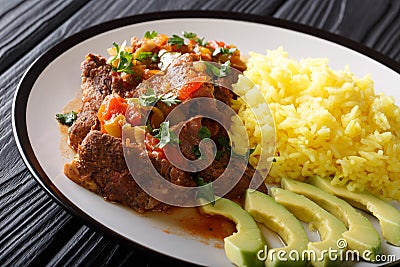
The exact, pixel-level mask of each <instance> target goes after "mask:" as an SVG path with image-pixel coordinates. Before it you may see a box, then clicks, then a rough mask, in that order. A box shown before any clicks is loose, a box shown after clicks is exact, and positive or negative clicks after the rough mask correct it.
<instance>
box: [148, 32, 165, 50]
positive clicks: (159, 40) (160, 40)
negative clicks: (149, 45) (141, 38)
mask: <svg viewBox="0 0 400 267" xmlns="http://www.w3.org/2000/svg"><path fill="white" fill-rule="evenodd" d="M152 40H153V42H154V44H155V45H156V46H157V47H158V48H160V47H161V46H164V45H166V44H167V42H168V36H167V35H165V34H159V35H157V36H156V37H154V38H153V39H152Z"/></svg>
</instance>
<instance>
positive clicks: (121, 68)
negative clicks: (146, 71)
mask: <svg viewBox="0 0 400 267" xmlns="http://www.w3.org/2000/svg"><path fill="white" fill-rule="evenodd" d="M125 45H126V42H125V41H124V42H123V43H122V45H121V46H119V45H118V44H117V43H115V42H114V43H113V46H114V47H115V50H116V55H115V56H114V57H113V58H111V59H110V60H108V64H110V65H111V66H112V70H113V71H116V72H125V73H129V74H134V73H135V72H134V71H133V70H132V67H133V63H132V59H133V55H132V53H130V52H126V51H125V50H124V48H125ZM116 60H118V65H117V67H115V66H114V64H113V63H114V61H116Z"/></svg>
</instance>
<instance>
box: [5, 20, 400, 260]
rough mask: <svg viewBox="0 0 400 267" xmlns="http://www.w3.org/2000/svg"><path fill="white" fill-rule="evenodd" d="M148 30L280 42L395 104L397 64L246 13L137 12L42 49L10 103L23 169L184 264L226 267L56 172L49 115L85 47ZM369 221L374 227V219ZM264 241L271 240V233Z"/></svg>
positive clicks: (88, 216)
mask: <svg viewBox="0 0 400 267" xmlns="http://www.w3.org/2000/svg"><path fill="white" fill-rule="evenodd" d="M171 17H172V18H171ZM249 21H254V22H249ZM147 30H155V31H157V32H159V33H166V34H168V35H172V34H180V33H181V32H182V31H192V32H196V33H197V34H198V35H199V36H204V37H205V38H206V39H208V40H211V39H216V40H222V41H225V42H226V43H229V44H235V45H237V46H238V48H239V49H240V50H241V51H242V53H243V54H246V53H247V52H249V51H255V52H260V53H265V51H266V49H275V48H278V47H279V46H282V47H283V48H284V49H285V50H286V51H288V52H289V55H290V57H292V58H295V59H301V58H304V57H326V58H328V59H329V62H330V66H331V67H332V68H335V69H342V68H344V66H346V65H349V66H350V69H351V71H353V72H355V73H356V75H357V76H363V75H365V74H367V73H369V74H371V76H372V79H373V80H374V81H375V87H376V91H377V92H384V93H385V94H387V95H392V96H394V97H395V99H396V103H397V104H399V103H400V90H397V89H398V88H397V87H398V85H399V84H400V74H399V72H400V66H399V65H397V63H395V62H393V61H390V60H388V59H387V58H384V57H383V56H381V55H379V54H377V53H376V52H373V51H371V50H369V49H367V48H365V47H362V46H360V45H357V44H355V43H353V42H350V41H348V40H344V39H341V38H339V37H337V36H333V35H331V34H328V33H324V32H320V31H316V30H313V29H310V28H307V27H304V26H299V25H293V24H291V23H288V22H283V21H278V20H273V19H266V18H260V17H251V16H250V15H233V14H227V13H201V14H192V13H187V12H180V13H173V14H171V13H164V14H153V15H146V16H136V17H131V18H126V19H122V20H117V21H113V22H109V23H105V24H102V25H99V26H96V27H94V28H92V29H89V30H86V31H84V32H82V33H79V34H77V35H75V36H73V37H71V38H68V39H66V40H65V41H63V42H62V43H61V44H58V45H57V46H56V47H54V48H53V49H51V50H50V51H48V52H47V53H45V54H44V55H43V56H42V57H41V58H40V59H39V60H38V61H36V62H35V63H34V64H33V65H32V66H31V68H30V69H29V70H28V71H27V73H26V74H25V76H24V78H23V79H22V80H21V83H20V85H19V89H18V91H17V93H16V95H15V101H14V105H13V112H14V118H13V127H14V133H15V138H16V140H17V143H18V147H19V149H20V151H21V154H22V156H23V158H24V160H25V162H26V163H27V166H28V168H29V169H30V170H31V172H32V173H33V174H34V176H35V178H36V179H37V180H38V181H39V182H40V183H41V185H42V186H43V187H44V188H45V189H46V190H47V191H48V192H49V193H50V194H51V195H52V196H53V197H55V199H56V200H58V201H59V202H60V203H62V204H63V205H64V206H65V207H66V208H67V209H68V210H70V211H71V212H73V213H74V214H76V215H78V216H80V217H82V218H83V219H84V220H86V221H87V222H88V223H89V224H91V225H92V226H95V227H97V228H100V229H101V230H102V231H104V232H108V233H111V234H112V235H114V236H116V237H119V238H121V237H122V238H123V239H126V240H128V241H129V242H131V243H132V244H139V245H141V246H144V247H146V248H149V249H152V250H154V251H157V252H159V253H162V254H165V255H168V256H171V257H174V258H177V259H180V260H183V261H186V262H190V263H195V264H199V265H207V266H231V265H232V264H231V263H230V262H229V261H228V260H227V258H226V257H225V254H224V251H223V249H218V248H215V246H214V244H213V243H212V242H211V243H207V242H202V241H201V240H200V241H199V239H198V238H196V237H193V236H191V235H184V234H183V233H181V234H174V233H177V232H178V231H179V229H177V228H176V226H174V225H173V223H172V222H171V221H170V220H169V219H168V216H153V215H151V216H150V215H144V216H142V215H139V214H137V213H135V212H134V211H132V210H130V209H127V208H124V207H121V206H119V205H115V204H112V203H109V202H106V201H104V200H103V199H102V198H101V197H100V196H98V195H95V194H94V193H91V192H89V191H88V190H86V189H84V188H82V187H80V186H78V185H76V184H75V183H73V182H72V181H70V180H69V179H68V178H66V177H65V176H64V174H63V171H62V170H63V165H64V163H65V162H67V161H69V160H70V159H68V158H65V157H64V156H63V155H62V154H61V153H60V149H59V147H60V131H59V129H58V123H57V121H56V120H55V118H54V115H55V114H56V113H59V112H60V111H61V109H62V108H63V107H64V106H65V105H66V103H67V102H68V101H69V100H71V99H73V98H75V96H76V94H77V92H78V91H79V90H80V83H81V79H80V69H79V67H80V63H81V62H82V61H83V60H84V57H85V55H86V54H87V53H89V52H91V53H98V54H102V55H106V49H107V48H109V47H111V45H112V42H114V41H116V42H118V43H121V42H122V41H124V40H127V41H129V40H130V38H131V37H132V36H134V35H135V36H143V34H144V33H145V32H146V31H147ZM316 36H320V37H316ZM327 39H329V40H331V41H328V40H327ZM349 47H351V48H349ZM357 51H359V52H357ZM396 71H397V72H396ZM164 217H167V219H165V218H164ZM372 221H373V223H374V224H375V225H376V226H377V227H378V224H377V221H376V220H375V219H372ZM378 229H379V228H378ZM166 230H168V231H169V232H170V233H168V231H166ZM171 233H172V234H171ZM267 239H270V240H271V242H273V243H274V242H275V243H276V242H277V239H276V237H275V236H274V235H273V234H272V233H270V234H269V235H268V236H267ZM203 241H204V240H203ZM383 249H384V252H385V253H387V254H395V255H397V259H399V258H400V249H399V248H395V247H393V246H390V245H387V244H386V243H385V242H383ZM352 265H353V264H352ZM356 265H357V266H358V265H363V266H364V265H368V263H365V262H359V263H357V264H356ZM374 266H376V265H374Z"/></svg>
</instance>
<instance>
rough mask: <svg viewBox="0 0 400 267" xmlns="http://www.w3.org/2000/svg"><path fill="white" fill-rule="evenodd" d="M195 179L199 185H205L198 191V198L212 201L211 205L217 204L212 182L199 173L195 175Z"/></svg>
mask: <svg viewBox="0 0 400 267" xmlns="http://www.w3.org/2000/svg"><path fill="white" fill-rule="evenodd" d="M194 181H195V182H196V184H197V186H205V187H202V188H200V189H199V191H198V192H197V197H198V198H205V199H206V200H208V201H210V202H211V205H213V206H214V205H215V193H214V188H213V186H212V183H211V182H209V183H207V182H206V181H204V179H203V178H202V177H201V176H199V175H197V176H195V177H194Z"/></svg>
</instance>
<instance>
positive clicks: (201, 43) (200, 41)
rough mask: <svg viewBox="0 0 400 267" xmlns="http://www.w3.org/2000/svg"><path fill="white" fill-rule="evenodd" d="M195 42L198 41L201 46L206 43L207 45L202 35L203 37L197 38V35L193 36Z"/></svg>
mask: <svg viewBox="0 0 400 267" xmlns="http://www.w3.org/2000/svg"><path fill="white" fill-rule="evenodd" d="M193 40H194V41H195V42H196V43H198V44H199V45H201V46H206V45H208V42H207V41H206V40H204V37H203V38H201V39H200V38H199V37H196V38H194V39H193Z"/></svg>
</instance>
